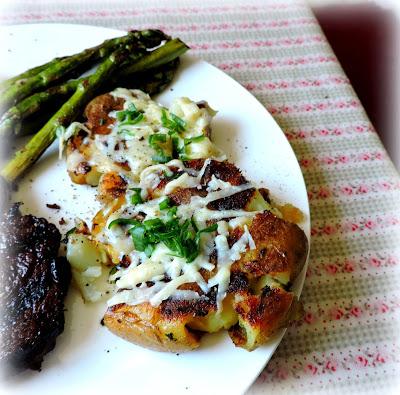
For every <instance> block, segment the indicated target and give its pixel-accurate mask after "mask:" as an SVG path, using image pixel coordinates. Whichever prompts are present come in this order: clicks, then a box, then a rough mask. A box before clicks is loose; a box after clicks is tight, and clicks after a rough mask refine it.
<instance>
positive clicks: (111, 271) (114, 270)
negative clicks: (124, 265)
mask: <svg viewBox="0 0 400 395" xmlns="http://www.w3.org/2000/svg"><path fill="white" fill-rule="evenodd" d="M117 271H118V267H117V266H113V267H112V268H111V270H110V272H109V273H108V274H109V275H110V276H112V275H113V274H115V273H117Z"/></svg>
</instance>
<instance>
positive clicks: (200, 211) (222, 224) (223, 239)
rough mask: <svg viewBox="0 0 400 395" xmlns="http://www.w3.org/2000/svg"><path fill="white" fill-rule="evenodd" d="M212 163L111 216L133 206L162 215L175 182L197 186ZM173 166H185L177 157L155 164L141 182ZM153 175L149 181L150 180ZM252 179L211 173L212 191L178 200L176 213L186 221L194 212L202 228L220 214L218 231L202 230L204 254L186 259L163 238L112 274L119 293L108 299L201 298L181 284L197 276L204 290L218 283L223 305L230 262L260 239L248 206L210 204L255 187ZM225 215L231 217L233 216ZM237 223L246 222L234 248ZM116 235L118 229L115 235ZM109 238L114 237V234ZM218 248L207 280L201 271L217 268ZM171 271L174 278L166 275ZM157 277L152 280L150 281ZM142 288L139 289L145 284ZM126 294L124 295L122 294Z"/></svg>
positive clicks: (133, 212) (132, 210)
mask: <svg viewBox="0 0 400 395" xmlns="http://www.w3.org/2000/svg"><path fill="white" fill-rule="evenodd" d="M206 162H207V163H205V164H204V166H203V168H202V169H201V170H200V171H198V172H195V171H193V169H191V175H189V174H187V173H186V172H185V173H183V174H182V175H181V176H180V177H179V178H177V179H175V180H172V181H170V182H169V183H168V184H167V185H166V187H165V189H164V195H163V196H162V197H160V198H158V199H153V200H149V201H146V202H144V203H142V204H137V205H136V206H134V207H132V206H130V205H128V204H126V205H125V206H123V207H121V209H120V210H119V211H118V212H117V213H114V214H113V215H112V217H110V218H109V220H108V222H110V221H111V220H113V219H115V218H118V217H121V216H122V217H125V215H127V212H128V211H129V215H131V216H135V215H136V214H138V213H139V212H141V213H145V214H146V219H151V218H163V216H164V215H165V214H166V210H160V208H159V204H160V202H161V201H163V200H164V199H165V195H166V194H168V193H171V192H172V191H174V190H175V189H176V188H178V187H179V188H196V187H200V182H201V178H202V176H203V174H204V170H205V168H206V166H207V165H208V163H209V162H208V161H206ZM169 166H171V167H172V166H173V167H176V168H179V169H185V167H184V165H183V163H182V162H180V161H177V160H174V161H173V164H172V163H171V162H170V163H167V164H165V165H154V166H151V167H149V168H147V169H145V170H144V171H143V172H142V174H141V176H140V180H141V181H140V184H139V185H140V186H141V187H144V186H145V185H153V184H155V183H156V182H153V181H152V178H153V177H154V176H155V175H159V174H161V173H163V172H168V171H170V168H169ZM149 180H150V181H149ZM251 187H252V186H251V185H250V184H244V185H239V186H233V185H231V184H230V183H228V182H223V181H221V180H218V179H216V178H215V177H212V179H211V180H210V182H209V184H208V186H207V190H208V191H209V192H208V194H207V196H205V197H201V196H192V198H191V201H190V203H189V204H186V205H181V206H178V210H177V215H178V217H179V218H181V220H182V221H184V220H185V219H190V218H191V217H192V216H193V217H194V219H195V221H196V223H197V225H198V226H199V228H200V229H201V228H203V227H205V226H206V225H207V223H208V221H210V220H216V219H217V220H219V222H218V228H217V234H216V235H215V233H214V234H211V233H202V234H201V236H200V254H199V255H198V256H197V257H196V259H195V260H194V261H193V262H191V263H187V262H186V260H185V259H184V258H179V257H174V256H172V255H171V252H170V250H169V249H168V248H167V247H166V246H165V245H164V244H162V243H160V244H158V245H157V246H156V248H155V250H154V251H153V254H152V256H151V258H147V257H146V256H145V255H144V254H142V255H141V256H140V264H139V265H137V264H135V265H131V266H130V267H129V268H128V269H121V270H120V271H119V272H118V273H116V274H114V275H113V278H114V279H116V278H119V279H118V280H117V282H116V287H117V290H120V292H117V294H116V295H115V296H114V297H113V298H112V299H111V300H110V301H109V305H112V304H116V303H122V302H121V300H124V301H125V302H123V303H130V304H137V303H141V302H143V301H147V302H150V303H151V304H152V305H153V306H158V305H159V304H160V303H161V302H162V301H163V300H166V299H168V298H178V299H184V298H189V299H197V298H199V297H200V295H199V294H198V293H196V292H194V291H182V290H179V289H178V288H179V286H181V285H183V284H186V283H191V282H195V283H197V284H198V285H199V287H200V288H201V290H202V291H203V292H204V294H207V293H208V292H209V291H210V290H211V288H212V287H214V286H217V287H218V291H217V300H216V301H217V306H218V308H219V309H221V307H222V300H223V299H224V297H225V296H226V292H227V289H228V286H229V281H230V267H231V265H232V264H233V263H234V262H235V261H236V260H238V259H240V255H241V254H242V253H243V252H244V251H246V249H254V248H255V247H256V246H255V243H254V240H253V238H252V237H251V235H250V233H249V230H248V228H247V225H246V223H247V222H248V221H249V219H251V218H252V217H253V216H254V215H255V214H256V212H248V211H244V210H222V211H216V210H209V209H208V208H207V207H206V206H207V204H208V203H209V202H211V201H213V200H216V199H221V198H224V197H228V196H231V195H233V194H235V193H237V192H240V191H244V190H246V189H249V188H251ZM224 218H232V219H231V220H230V221H229V222H227V221H225V220H223V219H224ZM237 226H240V227H242V228H243V234H242V236H241V237H240V238H239V239H238V240H237V241H236V243H234V244H233V245H232V247H231V248H229V245H228V236H229V233H230V231H231V230H233V229H235V228H236V227H237ZM113 237H115V234H114V235H113ZM109 242H111V243H113V240H112V239H110V240H109ZM214 248H215V249H216V251H217V257H218V258H217V261H218V263H217V267H216V269H217V270H216V273H215V274H214V275H213V276H212V277H211V278H210V279H209V280H208V282H206V281H205V280H204V278H203V276H202V275H201V274H200V271H199V270H200V269H205V270H208V271H212V270H214V269H215V265H214V264H212V263H211V262H210V255H211V253H212V252H213V250H214ZM165 276H167V277H168V278H169V281H164V277H165ZM149 281H151V282H152V283H154V285H152V286H147V285H146V282H149ZM142 289H143V290H144V291H143V293H140V292H141V290H142ZM120 294H121V295H120Z"/></svg>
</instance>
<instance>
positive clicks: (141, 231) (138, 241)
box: [129, 225, 148, 251]
mask: <svg viewBox="0 0 400 395" xmlns="http://www.w3.org/2000/svg"><path fill="white" fill-rule="evenodd" d="M129 233H130V235H131V237H132V241H133V244H134V245H135V249H136V250H138V251H144V250H145V249H146V247H147V245H148V243H147V242H146V238H145V235H146V229H145V228H144V227H143V226H141V225H138V226H136V227H133V228H131V229H129Z"/></svg>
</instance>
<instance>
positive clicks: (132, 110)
mask: <svg viewBox="0 0 400 395" xmlns="http://www.w3.org/2000/svg"><path fill="white" fill-rule="evenodd" d="M116 117H117V119H118V121H119V122H122V123H121V125H134V124H136V123H139V122H140V121H141V120H142V119H143V118H144V115H143V113H142V112H140V111H138V109H137V108H136V106H135V105H134V104H133V103H130V104H129V106H128V108H127V109H126V110H123V111H118V112H117V113H116Z"/></svg>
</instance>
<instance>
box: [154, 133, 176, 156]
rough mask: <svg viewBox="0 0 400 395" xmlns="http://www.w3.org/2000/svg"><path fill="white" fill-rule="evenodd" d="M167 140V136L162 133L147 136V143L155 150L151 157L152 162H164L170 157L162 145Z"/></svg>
mask: <svg viewBox="0 0 400 395" xmlns="http://www.w3.org/2000/svg"><path fill="white" fill-rule="evenodd" d="M167 140H169V136H167V135H166V134H163V133H157V134H151V135H150V136H149V145H150V147H152V148H153V149H154V150H155V151H156V154H155V155H153V156H152V158H151V159H152V160H153V161H154V162H157V163H166V162H169V161H170V160H171V159H172V157H171V156H170V155H168V154H167V153H166V152H165V151H164V149H163V147H162V145H163V144H164V145H165V144H166V143H167Z"/></svg>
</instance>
